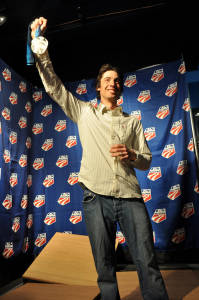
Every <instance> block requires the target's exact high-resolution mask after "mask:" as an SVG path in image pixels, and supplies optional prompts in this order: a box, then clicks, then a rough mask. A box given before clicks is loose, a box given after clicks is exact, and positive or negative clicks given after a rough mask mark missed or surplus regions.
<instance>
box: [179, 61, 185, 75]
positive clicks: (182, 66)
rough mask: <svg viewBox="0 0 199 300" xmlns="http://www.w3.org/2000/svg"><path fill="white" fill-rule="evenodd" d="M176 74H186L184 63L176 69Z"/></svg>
mask: <svg viewBox="0 0 199 300" xmlns="http://www.w3.org/2000/svg"><path fill="white" fill-rule="evenodd" d="M178 72H179V73H180V74H184V73H185V72H186V68H185V62H184V61H183V62H182V63H181V64H180V66H179V68H178Z"/></svg>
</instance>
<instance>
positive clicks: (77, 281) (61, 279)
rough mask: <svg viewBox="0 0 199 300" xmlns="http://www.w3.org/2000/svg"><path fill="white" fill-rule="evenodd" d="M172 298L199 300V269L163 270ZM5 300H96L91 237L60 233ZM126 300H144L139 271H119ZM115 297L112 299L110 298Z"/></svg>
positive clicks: (6, 295) (171, 299)
mask: <svg viewBox="0 0 199 300" xmlns="http://www.w3.org/2000/svg"><path fill="white" fill-rule="evenodd" d="M161 273H162V276H163V278H164V281H165V284H166V287H167V291H168V294H169V299H170V300H199V270H162V271H161ZM23 278H24V280H26V281H27V282H26V283H25V284H23V285H21V286H18V287H16V288H15V289H13V290H9V291H8V292H7V293H5V294H3V295H2V296H1V300H79V299H81V300H92V299H93V298H94V297H95V296H96V295H97V294H98V293H99V289H98V287H97V284H96V279H97V274H96V270H95V267H94V262H93V257H92V254H91V249H90V243H89V241H88V237H86V236H78V235H68V234H63V233H56V234H55V236H54V237H53V238H52V239H51V241H50V242H49V243H48V245H47V246H46V247H45V248H44V249H43V251H41V253H40V254H39V256H38V257H37V258H36V259H35V261H34V262H33V263H32V265H31V266H30V267H29V268H28V270H26V272H25V273H24V275H23ZM117 278H118V285H119V291H120V295H121V299H122V300H142V296H141V293H140V288H139V281H138V277H137V272H136V271H126V272H118V273H117ZM110 300H111V299H110Z"/></svg>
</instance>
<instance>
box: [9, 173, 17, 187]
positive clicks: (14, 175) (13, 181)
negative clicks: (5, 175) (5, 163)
mask: <svg viewBox="0 0 199 300" xmlns="http://www.w3.org/2000/svg"><path fill="white" fill-rule="evenodd" d="M17 184H18V178H17V173H12V174H11V176H10V186H11V187H14V186H15V185H17Z"/></svg>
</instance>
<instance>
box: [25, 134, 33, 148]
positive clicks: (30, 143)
mask: <svg viewBox="0 0 199 300" xmlns="http://www.w3.org/2000/svg"><path fill="white" fill-rule="evenodd" d="M31 146H32V140H31V137H29V136H28V137H27V139H26V147H27V149H30V148H31Z"/></svg>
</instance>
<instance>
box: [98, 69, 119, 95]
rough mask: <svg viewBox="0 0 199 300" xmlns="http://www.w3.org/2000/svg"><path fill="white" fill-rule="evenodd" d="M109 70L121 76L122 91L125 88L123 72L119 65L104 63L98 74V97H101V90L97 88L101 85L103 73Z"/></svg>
mask: <svg viewBox="0 0 199 300" xmlns="http://www.w3.org/2000/svg"><path fill="white" fill-rule="evenodd" d="M107 71H115V72H116V73H117V74H118V77H119V83H120V91H121V93H122V90H123V82H122V74H121V72H120V70H119V68H118V67H115V66H112V65H111V64H103V65H102V66H101V68H100V69H99V72H98V75H97V79H96V86H95V88H96V92H97V98H98V99H100V92H99V91H97V88H99V87H100V82H101V78H102V76H103V74H104V73H105V72H107Z"/></svg>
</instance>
